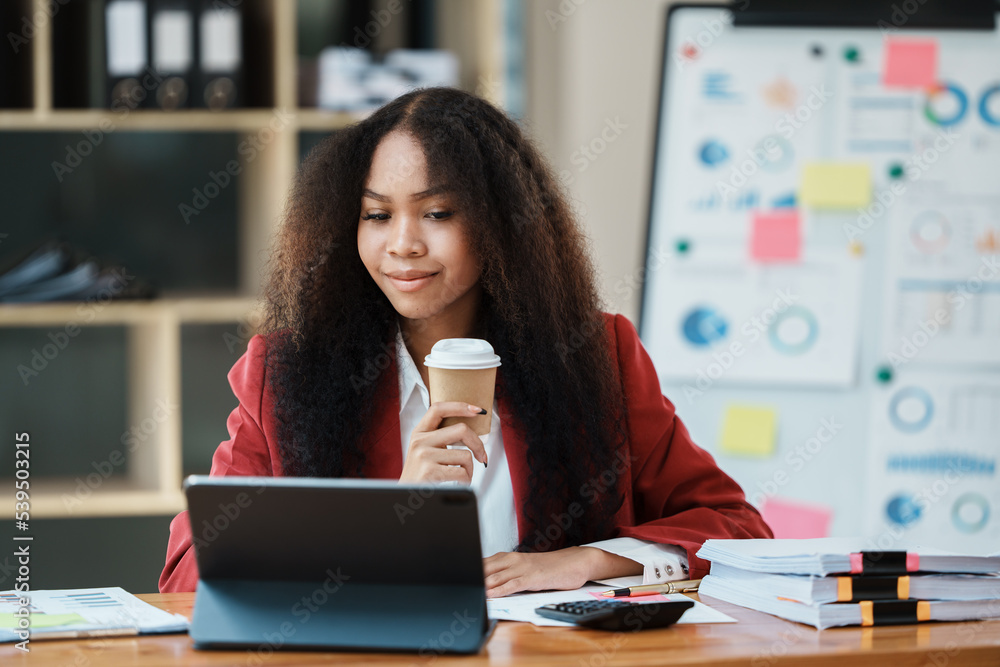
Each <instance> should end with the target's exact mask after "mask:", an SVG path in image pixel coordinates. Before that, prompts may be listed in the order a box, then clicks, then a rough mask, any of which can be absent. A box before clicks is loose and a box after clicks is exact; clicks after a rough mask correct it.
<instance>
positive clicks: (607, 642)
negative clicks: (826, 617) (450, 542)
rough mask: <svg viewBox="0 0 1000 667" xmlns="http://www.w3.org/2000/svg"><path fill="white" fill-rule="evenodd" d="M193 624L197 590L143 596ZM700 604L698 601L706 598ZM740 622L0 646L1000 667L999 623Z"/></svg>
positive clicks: (748, 615) (194, 658)
mask: <svg viewBox="0 0 1000 667" xmlns="http://www.w3.org/2000/svg"><path fill="white" fill-rule="evenodd" d="M138 597H140V598H142V599H143V600H146V601H147V602H150V603H152V604H154V605H156V606H157V607H161V608H163V609H166V610H167V611H171V612H178V613H181V614H184V615H186V616H188V618H190V616H191V607H192V604H193V602H194V594H193V593H170V594H166V595H140V596H138ZM691 597H693V598H695V599H698V598H697V595H692V596H691ZM706 601H707V602H709V603H710V604H711V605H712V606H713V607H716V608H718V609H719V610H720V611H723V612H725V613H726V614H729V615H730V616H732V617H733V618H735V619H737V620H738V621H739V623H724V624H721V623H720V624H704V625H678V626H675V627H672V628H663V629H660V630H646V631H643V632H640V633H635V634H629V633H626V634H617V635H616V634H611V633H605V632H598V631H595V630H581V629H576V628H537V627H535V626H533V625H530V624H528V623H510V622H506V621H503V622H501V623H500V624H499V625H498V626H497V629H496V631H495V632H494V634H493V637H492V638H491V639H490V641H489V643H487V645H486V648H485V649H484V650H483V652H482V653H481V654H479V655H476V656H424V657H421V656H418V655H415V654H373V653H311V652H310V653H306V652H301V651H285V652H278V653H273V654H270V655H268V654H267V653H266V652H264V653H260V654H257V653H255V652H252V651H231V652H229V651H226V652H222V651H195V650H194V649H192V648H191V639H190V637H188V636H187V635H161V636H146V637H119V638H107V639H87V640H53V641H37V642H32V643H31V644H30V646H31V652H30V653H29V654H25V653H23V652H21V651H18V650H16V649H15V648H14V647H13V645H12V644H4V645H2V646H0V665H4V667H7V666H8V665H65V666H66V667H70V666H72V667H118V666H121V665H141V666H142V667H159V666H161V665H213V666H215V665H246V666H247V667H255V666H259V665H327V664H338V665H369V664H377V665H425V664H431V663H435V664H437V665H439V666H443V665H537V666H539V667H549V666H551V665H572V666H573V667H610V666H612V665H629V666H631V665H712V666H713V667H727V666H735V665H746V666H749V667H772V666H781V667H784V666H789V665H809V666H810V667H814V666H815V667H824V666H827V665H829V666H833V665H845V664H846V665H849V667H972V666H975V667H998V666H1000V620H993V621H982V622H973V623H928V624H925V625H904V626H892V627H881V628H837V629H832V630H824V631H822V632H820V631H818V630H814V629H813V628H811V627H809V626H806V625H799V624H797V623H790V622H788V621H783V620H781V619H779V618H777V617H775V616H769V615H767V614H762V613H760V612H756V611H752V610H750V609H743V608H742V607H736V606H733V605H730V604H726V603H724V602H719V601H717V600H713V599H710V598H708V599H707V600H706Z"/></svg>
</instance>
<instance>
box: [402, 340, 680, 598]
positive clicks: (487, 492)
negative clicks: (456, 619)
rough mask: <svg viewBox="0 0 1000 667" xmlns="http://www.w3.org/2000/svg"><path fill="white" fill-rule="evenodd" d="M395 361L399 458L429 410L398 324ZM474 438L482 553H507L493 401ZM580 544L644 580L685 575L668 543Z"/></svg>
mask: <svg viewBox="0 0 1000 667" xmlns="http://www.w3.org/2000/svg"><path fill="white" fill-rule="evenodd" d="M396 362H397V368H398V369H399V431H400V439H401V440H402V447H403V460H404V461H405V460H406V453H407V451H408V450H409V447H410V435H411V434H412V433H413V429H415V428H416V427H417V424H419V423H420V420H421V419H422V418H423V416H424V413H426V412H427V410H428V409H429V408H430V394H429V392H428V391H427V387H426V385H424V380H423V378H422V377H420V372H419V371H418V370H417V366H416V364H415V363H414V362H413V358H412V357H411V356H410V352H409V350H407V349H406V345H405V344H404V343H403V336H402V334H401V333H400V332H399V329H398V328H397V332H396ZM480 437H481V438H484V441H485V442H484V446H485V447H486V459H487V461H489V462H490V463H492V464H493V465H492V466H491V467H489V468H486V467H484V466H483V464H482V463H480V462H479V461H477V460H475V458H473V460H472V490H473V491H474V492H475V494H476V501H477V505H478V507H479V530H480V541H481V544H482V549H483V556H491V555H493V554H496V553H499V552H502V551H513V550H514V549H515V548H516V547H517V543H518V530H517V513H516V511H515V508H514V485H513V483H512V482H511V479H510V468H509V466H508V464H507V456H506V453H505V451H504V446H503V433H502V431H501V429H500V418H499V417H498V416H497V405H496V401H494V402H493V419H492V422H491V424H490V433H489V435H488V436H480ZM584 546H591V547H597V548H598V549H603V550H604V551H607V552H608V553H612V554H617V555H619V556H623V557H625V558H629V559H631V560H634V561H636V562H637V563H640V564H641V565H642V566H643V582H644V583H656V582H659V581H672V580H680V579H686V578H687V566H688V564H687V553H686V552H685V551H684V549H683V548H681V547H679V546H676V545H673V544H658V543H656V542H648V541H646V540H640V539H636V538H634V537H615V538H612V539H609V540H602V541H600V542H592V543H590V544H587V545H584Z"/></svg>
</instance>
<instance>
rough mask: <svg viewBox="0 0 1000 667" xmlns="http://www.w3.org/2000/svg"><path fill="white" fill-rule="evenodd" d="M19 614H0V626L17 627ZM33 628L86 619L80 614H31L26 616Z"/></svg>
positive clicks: (73, 622) (69, 623) (56, 625)
mask: <svg viewBox="0 0 1000 667" xmlns="http://www.w3.org/2000/svg"><path fill="white" fill-rule="evenodd" d="M20 619H21V617H20V616H15V615H14V614H12V613H9V614H6V613H5V614H0V628H17V627H19V626H18V622H19V621H20ZM28 619H29V622H30V623H31V627H33V628H54V627H58V626H60V625H73V624H75V623H86V622H87V619H85V618H84V617H83V616H80V614H38V613H35V614H31V615H29V616H28Z"/></svg>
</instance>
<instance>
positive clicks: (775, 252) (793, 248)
mask: <svg viewBox="0 0 1000 667" xmlns="http://www.w3.org/2000/svg"><path fill="white" fill-rule="evenodd" d="M750 225H751V227H750V258H751V259H753V260H756V261H758V262H776V261H777V262H781V261H792V262H794V261H797V260H798V259H799V253H800V251H801V248H802V235H801V232H800V229H801V226H800V225H799V211H798V209H782V210H777V211H754V212H753V218H752V219H751V221H750Z"/></svg>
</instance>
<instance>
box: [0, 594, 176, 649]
mask: <svg viewBox="0 0 1000 667" xmlns="http://www.w3.org/2000/svg"><path fill="white" fill-rule="evenodd" d="M25 599H27V600H29V603H28V604H27V605H24V603H23V600H25ZM25 619H27V625H28V628H27V629H28V631H29V632H30V636H31V638H32V639H46V638H52V639H55V638H61V637H87V636H100V635H116V634H159V633H170V632H186V631H187V629H188V620H187V618H185V617H184V616H182V615H180V614H170V613H168V612H165V611H163V610H162V609H158V608H156V607H154V606H153V605H151V604H149V603H147V602H143V601H142V600H140V599H139V598H137V597H135V596H134V595H132V594H131V593H129V592H127V591H125V590H123V589H121V588H118V587H113V588H76V589H67V590H49V591H30V592H27V593H22V592H18V591H13V590H10V591H3V592H0V642H11V641H21V640H22V639H24V637H23V636H22V635H21V634H20V633H19V632H18V631H19V630H21V631H23V630H24V629H25V628H24V625H25Z"/></svg>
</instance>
